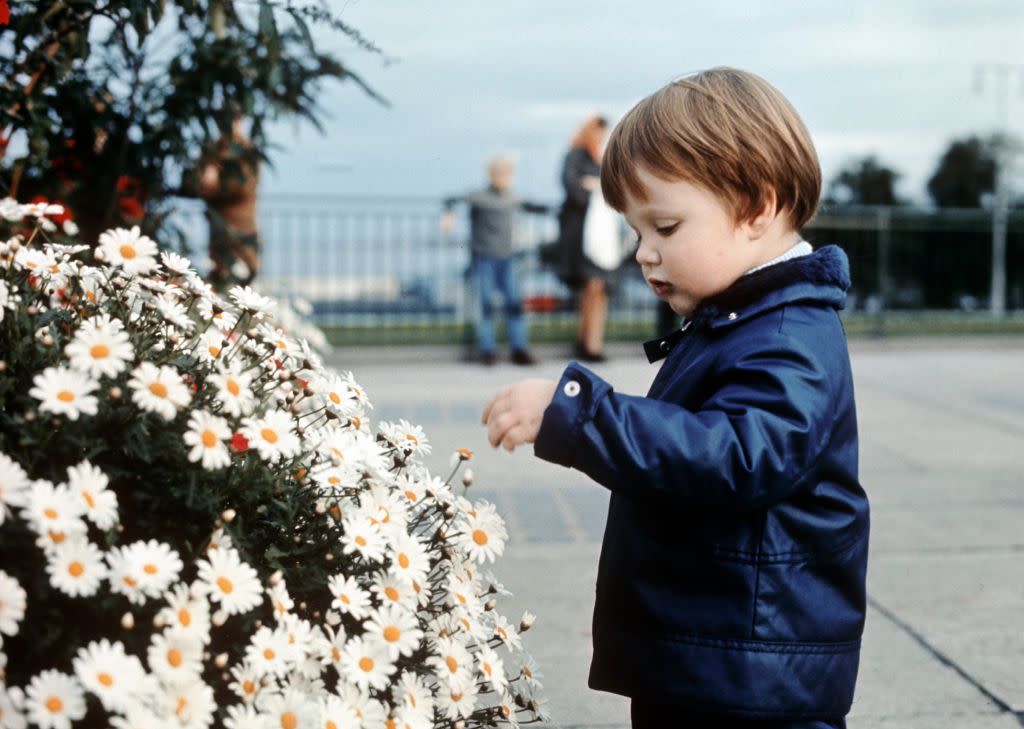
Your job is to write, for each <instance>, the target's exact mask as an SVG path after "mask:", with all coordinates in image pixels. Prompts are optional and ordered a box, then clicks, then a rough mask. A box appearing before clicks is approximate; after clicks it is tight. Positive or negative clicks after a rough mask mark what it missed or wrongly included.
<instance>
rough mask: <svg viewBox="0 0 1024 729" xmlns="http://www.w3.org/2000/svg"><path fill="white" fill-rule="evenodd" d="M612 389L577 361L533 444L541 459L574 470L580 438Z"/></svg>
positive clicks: (565, 374)
mask: <svg viewBox="0 0 1024 729" xmlns="http://www.w3.org/2000/svg"><path fill="white" fill-rule="evenodd" d="M611 391H612V386H611V385H609V384H608V383H607V382H605V381H604V380H602V379H601V378H600V377H598V376H597V375H595V374H594V373H593V372H591V371H590V370H588V369H587V368H586V367H584V366H583V365H581V364H579V363H578V362H575V361H573V362H570V363H569V366H568V367H566V368H565V371H564V372H563V373H562V378H561V379H560V380H559V381H558V387H557V388H556V389H555V394H554V397H552V398H551V403H550V404H549V405H548V407H547V409H546V410H544V418H543V419H542V420H541V423H540V430H539V431H538V432H537V440H536V441H535V442H534V444H533V453H534V455H536V456H537V457H538V458H543V459H544V460H545V461H551V462H552V463H557V464H559V465H561V466H566V467H567V468H572V467H573V466H574V465H575V463H576V458H577V456H578V455H579V454H578V450H579V435H580V431H581V430H582V429H583V426H584V424H585V423H586V422H587V421H588V420H592V419H593V417H594V414H595V413H596V412H597V407H598V405H599V403H600V401H601V399H602V398H603V397H604V396H605V395H607V394H608V393H609V392H611Z"/></svg>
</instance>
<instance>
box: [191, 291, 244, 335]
mask: <svg viewBox="0 0 1024 729" xmlns="http://www.w3.org/2000/svg"><path fill="white" fill-rule="evenodd" d="M225 305H226V304H225V302H224V301H221V300H220V299H218V298H215V297H207V296H204V297H202V298H201V299H199V301H198V303H197V304H196V308H197V309H198V310H199V316H201V317H202V318H203V321H209V322H213V325H214V326H215V327H217V328H218V329H219V330H221V331H222V332H230V331H231V330H232V329H234V328H235V325H236V324H237V323H238V317H237V316H235V315H234V314H233V313H232V312H231V311H229V310H228V309H226V308H225Z"/></svg>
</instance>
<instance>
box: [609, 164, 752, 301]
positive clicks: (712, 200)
mask: <svg viewBox="0 0 1024 729" xmlns="http://www.w3.org/2000/svg"><path fill="white" fill-rule="evenodd" d="M637 172H638V174H639V177H640V181H641V182H642V183H643V185H644V187H645V189H646V190H647V196H648V199H647V201H646V202H644V203H641V202H639V201H638V200H636V199H634V198H633V197H632V196H630V195H627V198H626V209H625V211H624V212H625V215H626V221H627V222H628V223H629V225H630V226H631V227H632V228H633V230H634V232H636V234H637V236H638V238H639V240H640V246H639V248H638V249H637V252H636V261H637V263H639V264H640V267H641V269H642V270H643V274H644V279H646V281H647V283H648V284H649V285H650V286H651V288H652V289H653V290H654V293H655V294H656V295H657V296H658V298H659V299H662V300H664V301H665V302H667V303H668V305H669V306H670V307H672V310H673V311H674V312H676V313H677V314H680V315H682V316H688V315H690V314H692V313H693V311H694V309H696V308H697V305H698V304H699V303H700V302H701V301H703V300H704V299H706V298H707V297H709V296H712V295H714V294H717V293H719V292H721V291H724V290H725V289H726V288H728V287H729V286H730V285H731V284H732V283H734V282H735V281H736V280H737V279H739V278H740V276H742V275H743V274H744V273H746V272H747V271H749V270H750V269H751V268H754V267H755V266H756V265H758V262H759V261H758V253H759V251H758V249H757V247H756V246H755V245H752V243H751V240H750V238H749V237H748V236H747V230H746V228H745V226H742V225H737V224H736V221H735V220H734V219H733V216H732V213H731V212H730V211H729V210H728V209H727V208H726V207H725V206H724V205H723V204H722V203H721V202H720V201H719V199H718V198H717V197H716V196H715V195H714V193H712V192H710V191H709V190H707V189H705V188H703V187H699V186H697V185H694V184H693V183H690V182H686V181H684V180H675V181H668V180H663V179H661V178H659V177H655V176H654V175H653V174H651V173H650V172H648V171H647V170H646V169H644V168H643V167H640V168H638V169H637Z"/></svg>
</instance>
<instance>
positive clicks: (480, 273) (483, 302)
mask: <svg viewBox="0 0 1024 729" xmlns="http://www.w3.org/2000/svg"><path fill="white" fill-rule="evenodd" d="M470 275H471V276H472V278H473V285H474V287H475V288H476V296H477V305H478V313H479V316H478V318H477V327H476V342H477V346H478V347H479V348H480V352H482V353H484V354H489V353H491V352H494V350H495V349H496V348H497V343H496V341H495V338H494V292H495V290H497V291H498V292H499V293H501V298H502V300H503V301H504V304H505V306H504V312H505V326H506V328H507V330H508V343H509V346H510V347H511V348H512V350H513V351H519V350H526V348H527V346H528V345H527V341H526V320H525V318H524V317H523V299H522V295H521V294H520V293H519V280H518V277H517V276H516V261H515V259H513V258H498V257H496V256H488V255H484V254H480V253H476V254H474V255H473V260H472V262H471V264H470Z"/></svg>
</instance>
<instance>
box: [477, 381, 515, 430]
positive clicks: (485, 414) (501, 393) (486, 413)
mask: <svg viewBox="0 0 1024 729" xmlns="http://www.w3.org/2000/svg"><path fill="white" fill-rule="evenodd" d="M508 390H509V388H508V387H503V388H501V389H500V390H498V391H497V392H496V393H494V396H493V397H492V398H491V399H490V400H489V401H488V402H487V405H486V406H485V407H484V412H483V414H482V415H481V416H480V424H481V425H487V421H488V420H489V419H490V417H491V410H493V409H494V406H495V405H496V404H497V402H498V400H500V399H502V398H503V397H505V396H506V395H507V394H508Z"/></svg>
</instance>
